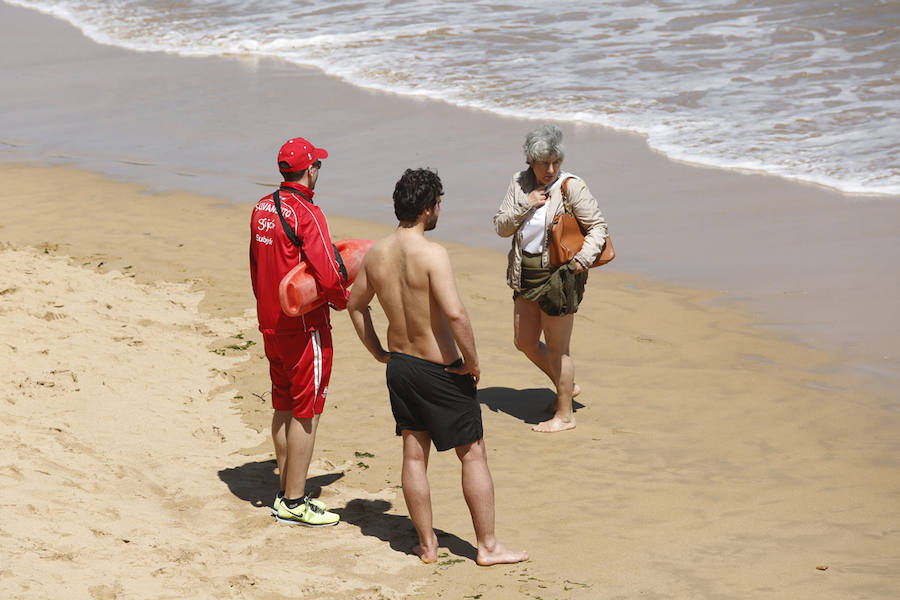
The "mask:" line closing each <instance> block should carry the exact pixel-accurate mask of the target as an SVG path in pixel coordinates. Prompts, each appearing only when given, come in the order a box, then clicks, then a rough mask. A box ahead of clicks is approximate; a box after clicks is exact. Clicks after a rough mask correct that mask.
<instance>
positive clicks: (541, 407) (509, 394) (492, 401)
mask: <svg viewBox="0 0 900 600" xmlns="http://www.w3.org/2000/svg"><path fill="white" fill-rule="evenodd" d="M555 398H556V394H555V393H553V392H552V391H551V390H550V389H548V388H530V389H527V390H516V389H513V388H505V387H489V388H480V389H479V390H478V401H479V402H481V403H482V404H484V405H485V406H487V407H488V408H489V409H491V410H492V411H494V412H503V413H506V414H508V415H509V416H511V417H515V418H517V419H519V420H520V421H522V422H524V423H528V424H529V425H536V424H538V423H540V422H542V421H546V420H547V419H549V418H550V417H552V416H553V415H552V414H551V413H550V412H548V411H547V407H548V406H549V405H550V403H551V402H553V400H554V399H555ZM579 408H584V404H581V403H580V402H578V401H576V400H573V401H572V409H573V410H578V409H579Z"/></svg>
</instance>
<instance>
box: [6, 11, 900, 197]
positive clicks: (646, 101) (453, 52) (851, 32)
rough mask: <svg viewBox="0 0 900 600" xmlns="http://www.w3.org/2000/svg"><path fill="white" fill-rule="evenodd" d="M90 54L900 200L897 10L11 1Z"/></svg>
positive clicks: (899, 17) (899, 24) (899, 30)
mask: <svg viewBox="0 0 900 600" xmlns="http://www.w3.org/2000/svg"><path fill="white" fill-rule="evenodd" d="M7 1H8V2H9V3H10V4H15V5H19V6H24V7H29V8H35V9H38V10H41V11H44V12H47V13H50V14H53V15H56V16H58V17H61V18H63V19H65V20H67V21H69V22H71V23H72V24H74V25H76V26H77V27H79V28H80V29H81V30H82V31H83V32H85V33H86V34H87V35H88V36H89V37H91V38H93V39H94V40H97V41H100V42H103V43H107V44H113V45H118V46H123V47H127V48H131V49H136V50H146V51H167V52H173V53H178V54H183V55H193V56H196V55H203V56H226V55H238V56H248V57H254V56H255V57H260V56H267V57H278V58H282V59H284V60H287V61H290V62H293V63H296V64H298V65H305V66H315V67H318V68H320V69H322V70H323V71H325V72H326V73H328V74H331V75H335V76H338V77H341V78H343V79H344V80H346V81H348V82H350V83H353V84H354V85H358V86H362V87H366V88H373V89H379V90H387V91H392V92H397V93H401V94H410V95H421V96H425V97H429V98H437V99H441V100H445V101H448V102H451V103H455V104H458V105H462V106H468V107H475V108H480V109H484V110H488V111H492V112H495V113H500V114H505V115H515V116H525V117H537V118H553V119H558V120H561V121H580V122H589V123H598V124H602V125H607V126H611V127H614V128H618V129H623V130H628V131H633V132H638V133H641V134H644V135H645V136H646V137H647V140H648V142H649V144H650V145H651V147H653V148H654V149H656V150H658V151H661V152H663V153H665V154H666V155H667V156H669V157H671V158H674V159H678V160H684V161H688V162H694V163H699V164H705V165H711V166H719V167H727V168H736V169H748V170H756V171H763V172H767V173H771V174H776V175H780V176H784V177H789V178H793V179H799V180H803V181H809V182H814V183H818V184H822V185H826V186H829V187H833V188H835V189H838V190H841V191H844V192H852V193H866V194H900V77H898V69H900V2H896V1H888V0H881V1H879V0H861V1H856V2H843V3H825V2H821V1H820V0H796V1H792V2H787V1H783V0H710V1H708V2H702V3H701V2H694V1H692V0H656V1H649V2H646V1H625V2H622V1H618V0H604V1H599V2H598V1H596V0H576V1H573V2H567V3H565V9H564V10H561V9H552V8H548V7H549V6H551V5H549V4H547V3H546V2H535V1H526V2H515V3H494V2H438V1H435V0H407V1H402V0H394V1H382V2H333V1H330V0H314V1H311V2H293V1H290V0H267V1H265V2H263V1H261V0H253V1H246V0H240V1H238V0H186V1H183V2H177V3H175V2H164V1H161V0H117V1H115V2H109V1H86V0H7Z"/></svg>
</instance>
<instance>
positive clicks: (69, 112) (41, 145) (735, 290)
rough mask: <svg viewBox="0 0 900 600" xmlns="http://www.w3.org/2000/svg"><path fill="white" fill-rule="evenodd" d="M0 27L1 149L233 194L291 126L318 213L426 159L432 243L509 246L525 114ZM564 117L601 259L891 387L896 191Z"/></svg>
mask: <svg viewBox="0 0 900 600" xmlns="http://www.w3.org/2000/svg"><path fill="white" fill-rule="evenodd" d="M0 32H2V33H3V35H0V87H2V89H3V90H4V94H2V95H0V160H2V161H6V162H23V161H35V162H36V164H65V165H73V166H78V167H81V168H86V169H89V170H93V171H97V172H101V173H105V174H107V175H110V176H113V177H116V178H120V179H124V180H128V181H135V182H139V183H143V184H145V185H147V186H149V187H150V188H151V189H155V190H187V191H194V192H196V193H200V194H204V195H212V196H216V197H218V198H222V199H224V200H228V201H231V202H237V203H244V204H249V203H252V202H254V201H255V200H256V198H257V197H258V196H260V195H262V194H263V193H264V189H266V188H268V187H271V185H273V184H274V183H277V173H275V169H274V166H273V162H274V159H273V158H272V157H273V153H274V150H273V148H277V147H278V145H279V144H280V143H281V142H282V141H283V140H284V139H286V138H287V137H290V136H292V135H298V134H300V135H305V136H307V137H308V138H310V139H312V140H313V141H315V142H316V143H317V144H320V145H322V146H324V147H326V148H328V150H329V151H330V152H331V157H330V158H329V160H328V161H327V164H326V171H327V175H328V176H327V177H323V180H322V184H321V192H322V194H324V195H327V197H328V199H329V203H330V208H331V211H330V212H331V214H334V215H341V216H351V217H355V218H362V219H366V220H369V221H373V222H379V223H383V224H390V223H392V222H393V221H392V219H393V216H392V211H391V208H390V193H391V190H392V189H393V184H394V182H395V181H396V179H397V177H398V176H399V174H400V173H402V171H403V169H405V168H407V167H410V166H413V167H416V166H431V167H435V168H437V169H438V170H439V172H440V173H441V176H442V178H443V180H444V183H445V185H446V190H447V199H448V201H451V202H453V203H455V210H454V211H452V212H451V211H447V214H446V215H445V216H444V220H443V221H442V231H441V236H442V238H443V239H448V240H451V241H456V242H460V243H464V244H466V245H470V246H476V247H481V248H488V249H494V250H499V251H505V250H506V249H507V247H508V246H507V244H508V242H507V240H503V239H500V238H498V237H497V236H496V235H495V234H494V233H493V230H492V227H491V221H490V219H491V216H492V215H493V213H494V211H495V210H496V208H497V206H498V205H499V202H500V200H501V198H502V195H503V193H504V191H505V189H506V185H507V183H508V181H509V177H510V175H511V174H512V173H513V172H514V171H516V170H518V169H519V168H521V166H522V164H523V160H522V157H521V151H520V147H521V143H522V140H523V138H524V133H525V132H526V131H528V130H529V129H531V128H533V127H534V126H535V125H536V124H537V123H536V122H532V121H526V120H521V119H511V118H500V117H497V116H494V115H491V114H488V113H484V112H479V111H473V110H466V109H460V108H457V107H454V106H451V105H449V104H445V103H442V102H437V101H431V100H425V99H416V98H405V97H400V96H396V95H393V94H386V93H380V92H372V91H366V90H361V89H359V88H355V87H352V86H349V85H346V84H344V83H342V82H340V81H338V80H335V79H333V78H329V77H325V76H323V75H322V74H321V73H319V72H318V71H316V70H312V69H303V68H301V67H298V66H296V65H291V64H287V63H283V62H280V61H275V60H256V59H249V58H246V57H234V58H230V59H215V58H185V57H179V56H175V55H167V54H159V53H136V52H130V51H126V50H122V49H119V48H114V47H109V46H101V45H98V44H96V43H94V42H91V41H90V40H88V39H86V38H84V37H83V36H82V35H81V34H80V33H79V32H78V31H77V30H75V29H74V28H73V27H71V26H70V25H68V24H66V23H64V22H62V21H59V20H56V19H53V18H51V17H47V16H45V15H41V14H39V13H36V12H33V11H28V10H24V9H20V8H14V7H10V6H8V5H5V4H0ZM38 34H39V35H38ZM47 39H52V40H53V43H52V44H48V43H46V42H45V40H47ZM563 127H564V130H565V133H566V140H567V145H568V148H569V151H568V155H567V158H566V164H565V166H566V168H567V169H569V170H571V171H573V172H575V173H578V174H580V175H582V176H583V177H584V178H585V179H586V180H587V181H588V183H589V185H590V187H591V189H592V191H593V192H594V193H595V195H596V196H597V197H598V198H599V199H600V201H601V208H602V210H603V211H604V213H605V214H606V215H607V218H608V220H609V222H610V226H611V231H612V232H613V235H614V236H615V239H616V248H617V250H618V253H619V257H618V258H617V260H616V262H615V263H613V264H612V265H610V267H609V269H610V270H611V271H613V272H621V273H634V274H640V275H644V276H648V277H651V278H653V279H656V280H658V281H665V282H667V283H669V284H675V285H688V286H692V287H698V288H704V289H708V290H714V291H718V292H722V294H721V298H722V300H723V301H726V302H734V303H737V304H738V305H739V306H740V307H742V308H744V309H746V310H749V311H751V312H752V313H754V315H755V322H756V324H757V325H758V326H760V327H763V328H765V329H766V330H768V331H773V332H775V333H777V334H779V335H788V336H791V337H792V338H793V339H796V340H798V341H800V342H803V343H806V344H811V345H814V346H817V347H820V348H824V349H828V350H831V351H834V352H838V353H840V354H841V355H842V356H843V360H842V361H841V367H842V368H844V369H848V370H853V371H856V372H859V373H861V374H865V375H866V376H869V377H872V378H876V379H880V380H881V383H882V385H884V386H885V387H897V385H900V378H898V373H900V347H898V344H900V342H898V340H900V318H898V316H897V311H896V309H895V307H896V306H898V305H900V271H898V268H897V266H896V261H894V259H893V257H894V256H896V255H897V254H898V253H900V235H897V232H896V224H897V223H900V198H897V197H882V198H874V197H850V196H846V195H843V194H839V193H836V192H832V191H828V190H825V189H822V188H819V187H816V186H813V185H807V184H800V183H794V182H789V181H786V180H783V179H780V178H777V177H769V176H764V175H751V174H742V173H736V172H732V171H726V170H719V169H707V168H697V167H693V166H689V165H683V164H677V163H674V162H672V161H669V160H668V159H666V158H665V157H664V156H662V155H660V154H657V153H654V152H652V151H650V150H648V148H647V147H646V144H645V143H644V141H643V139H642V138H640V137H638V136H634V135H629V134H624V133H617V132H613V131H610V130H608V129H604V128H600V127H594V126H585V125H572V124H564V125H563Z"/></svg>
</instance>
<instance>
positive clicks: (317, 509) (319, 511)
mask: <svg viewBox="0 0 900 600" xmlns="http://www.w3.org/2000/svg"><path fill="white" fill-rule="evenodd" d="M303 501H304V502H305V503H306V507H307V508H308V509H309V510H311V511H313V512H314V513H317V514H320V515H322V514H325V509H324V508H322V507H321V506H317V505H315V504H313V503H312V502H311V501H310V497H309V496H307V497H306V498H304V499H303Z"/></svg>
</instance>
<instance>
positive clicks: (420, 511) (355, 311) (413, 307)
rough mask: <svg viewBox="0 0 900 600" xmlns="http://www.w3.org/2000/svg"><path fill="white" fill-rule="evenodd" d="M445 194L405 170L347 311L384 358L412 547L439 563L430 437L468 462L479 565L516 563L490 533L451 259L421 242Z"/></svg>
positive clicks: (424, 173) (488, 484) (518, 557)
mask: <svg viewBox="0 0 900 600" xmlns="http://www.w3.org/2000/svg"><path fill="white" fill-rule="evenodd" d="M443 193H444V190H443V187H442V185H441V180H440V178H439V177H438V176H437V173H434V172H432V171H429V170H427V169H416V170H412V169H407V170H406V172H405V173H404V174H403V177H401V178H400V180H399V181H398V182H397V185H396V187H395V188H394V214H396V216H397V220H398V221H399V225H398V226H397V229H396V230H395V231H394V233H392V234H391V235H389V236H388V237H386V238H384V239H383V240H381V241H379V242H377V243H376V244H375V245H374V246H373V247H372V249H371V250H369V252H368V253H367V254H366V257H365V259H364V260H363V264H362V266H361V267H360V270H359V274H358V275H357V278H356V283H355V284H354V285H353V288H352V289H351V292H350V300H349V302H348V304H347V310H348V311H349V314H350V318H351V319H352V321H353V326H354V327H355V328H356V333H357V335H359V338H360V340H362V342H363V344H364V345H365V346H366V348H367V349H368V350H369V352H371V353H372V356H374V357H375V358H376V359H377V360H379V361H380V362H383V363H387V382H388V392H389V393H390V398H391V410H392V412H393V413H394V420H395V421H396V424H397V426H396V433H397V435H402V436H403V470H402V475H401V481H402V483H403V497H404V499H405V500H406V507H407V510H408V511H409V515H410V518H411V519H412V522H413V525H414V526H415V528H416V531H417V532H418V534H419V543H418V545H416V546H415V547H414V548H413V552H415V554H417V555H418V556H419V558H420V559H422V562H425V563H433V562H435V561H436V560H437V549H438V540H437V536H436V535H435V533H434V529H433V525H432V513H431V490H430V487H429V484H428V474H427V468H428V455H429V452H430V450H431V443H432V442H434V445H435V448H436V449H437V450H438V451H439V452H440V451H443V450H449V449H450V448H455V449H456V455H457V457H459V460H460V462H461V463H462V488H463V496H464V497H465V499H466V504H467V505H468V507H469V513H470V514H471V515H472V524H473V525H474V526H475V537H476V539H477V544H478V555H477V557H476V562H477V563H478V564H479V565H482V566H486V565H494V564H500V563H516V562H520V561H523V560H527V559H528V554H526V553H525V552H522V551H514V550H510V549H509V548H506V547H505V546H503V545H502V544H500V543H499V542H498V541H497V539H496V538H495V537H494V483H493V480H492V479H491V472H490V470H489V469H488V464H487V450H486V449H485V446H484V439H483V434H482V428H481V408H480V406H479V404H478V400H477V397H476V388H475V386H476V384H477V383H478V379H479V376H480V370H479V368H478V354H477V353H476V351H475V336H474V334H473V333H472V326H471V324H470V323H469V316H468V314H467V313H466V309H465V307H464V306H463V304H462V301H461V300H460V298H459V293H458V292H457V291H456V282H455V280H454V278H453V270H452V268H451V267H450V256H449V255H448V254H447V251H446V250H445V249H444V247H443V246H440V245H439V244H436V243H433V242H429V241H428V240H426V239H425V232H426V231H430V230H432V229H434V227H435V225H437V221H438V214H439V213H440V208H441V196H442V195H443ZM374 296H377V297H378V302H379V303H380V304H381V307H382V309H384V312H385V315H386V316H387V319H388V330H387V342H388V351H385V350H384V348H383V347H382V345H381V340H380V339H379V338H378V334H377V333H376V332H375V328H374V326H373V325H372V319H371V316H370V314H369V302H371V300H372V298H373V297H374ZM457 347H458V350H457ZM460 354H462V358H460Z"/></svg>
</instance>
